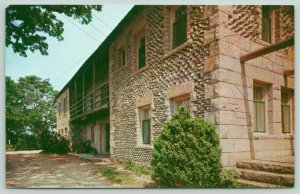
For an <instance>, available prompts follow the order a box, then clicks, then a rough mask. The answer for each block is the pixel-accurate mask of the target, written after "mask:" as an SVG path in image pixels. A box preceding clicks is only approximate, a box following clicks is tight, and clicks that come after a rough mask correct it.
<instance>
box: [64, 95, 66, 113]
mask: <svg viewBox="0 0 300 194" xmlns="http://www.w3.org/2000/svg"><path fill="white" fill-rule="evenodd" d="M66 112H67V99H65V98H64V113H66Z"/></svg>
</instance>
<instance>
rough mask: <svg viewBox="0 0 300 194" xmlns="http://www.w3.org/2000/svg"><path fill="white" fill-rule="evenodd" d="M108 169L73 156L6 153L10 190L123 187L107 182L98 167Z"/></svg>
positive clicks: (101, 164)
mask: <svg viewBox="0 0 300 194" xmlns="http://www.w3.org/2000/svg"><path fill="white" fill-rule="evenodd" d="M101 166H102V167H103V166H107V164H103V163H101V162H98V163H95V162H90V161H85V160H82V159H79V158H77V157H75V156H70V155H57V154H40V153H38V152H36V151H29V152H10V153H9V152H8V153H7V154H6V187H7V188H111V187H114V188H115V187H123V186H121V185H118V184H113V183H111V182H110V181H108V180H106V179H105V178H104V177H103V176H102V175H101V174H100V173H99V168H101Z"/></svg>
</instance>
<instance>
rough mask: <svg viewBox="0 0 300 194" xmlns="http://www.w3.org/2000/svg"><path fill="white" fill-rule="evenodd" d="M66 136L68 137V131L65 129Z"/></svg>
mask: <svg viewBox="0 0 300 194" xmlns="http://www.w3.org/2000/svg"><path fill="white" fill-rule="evenodd" d="M65 136H68V129H67V128H65Z"/></svg>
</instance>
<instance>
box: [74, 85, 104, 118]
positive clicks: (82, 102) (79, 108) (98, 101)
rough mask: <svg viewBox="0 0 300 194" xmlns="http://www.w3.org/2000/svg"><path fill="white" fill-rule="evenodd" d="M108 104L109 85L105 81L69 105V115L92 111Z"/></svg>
mask: <svg viewBox="0 0 300 194" xmlns="http://www.w3.org/2000/svg"><path fill="white" fill-rule="evenodd" d="M102 89H103V90H102ZM99 97H100V98H99ZM103 100H104V101H103ZM103 102H104V103H103ZM108 104H109V85H108V82H105V83H103V84H101V85H100V86H98V87H97V88H96V89H94V90H93V91H91V92H89V93H88V94H87V95H85V96H84V97H83V98H81V99H79V100H78V101H77V102H75V103H74V104H73V105H72V106H70V107H69V109H70V110H69V111H70V117H71V118H72V117H75V116H78V115H81V114H83V113H87V112H90V111H93V110H95V109H97V108H101V107H104V106H105V105H108Z"/></svg>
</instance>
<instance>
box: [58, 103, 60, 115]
mask: <svg viewBox="0 0 300 194" xmlns="http://www.w3.org/2000/svg"><path fill="white" fill-rule="evenodd" d="M60 104H61V103H60V102H59V103H58V116H60V115H61V107H60V106H61V105H60Z"/></svg>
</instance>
